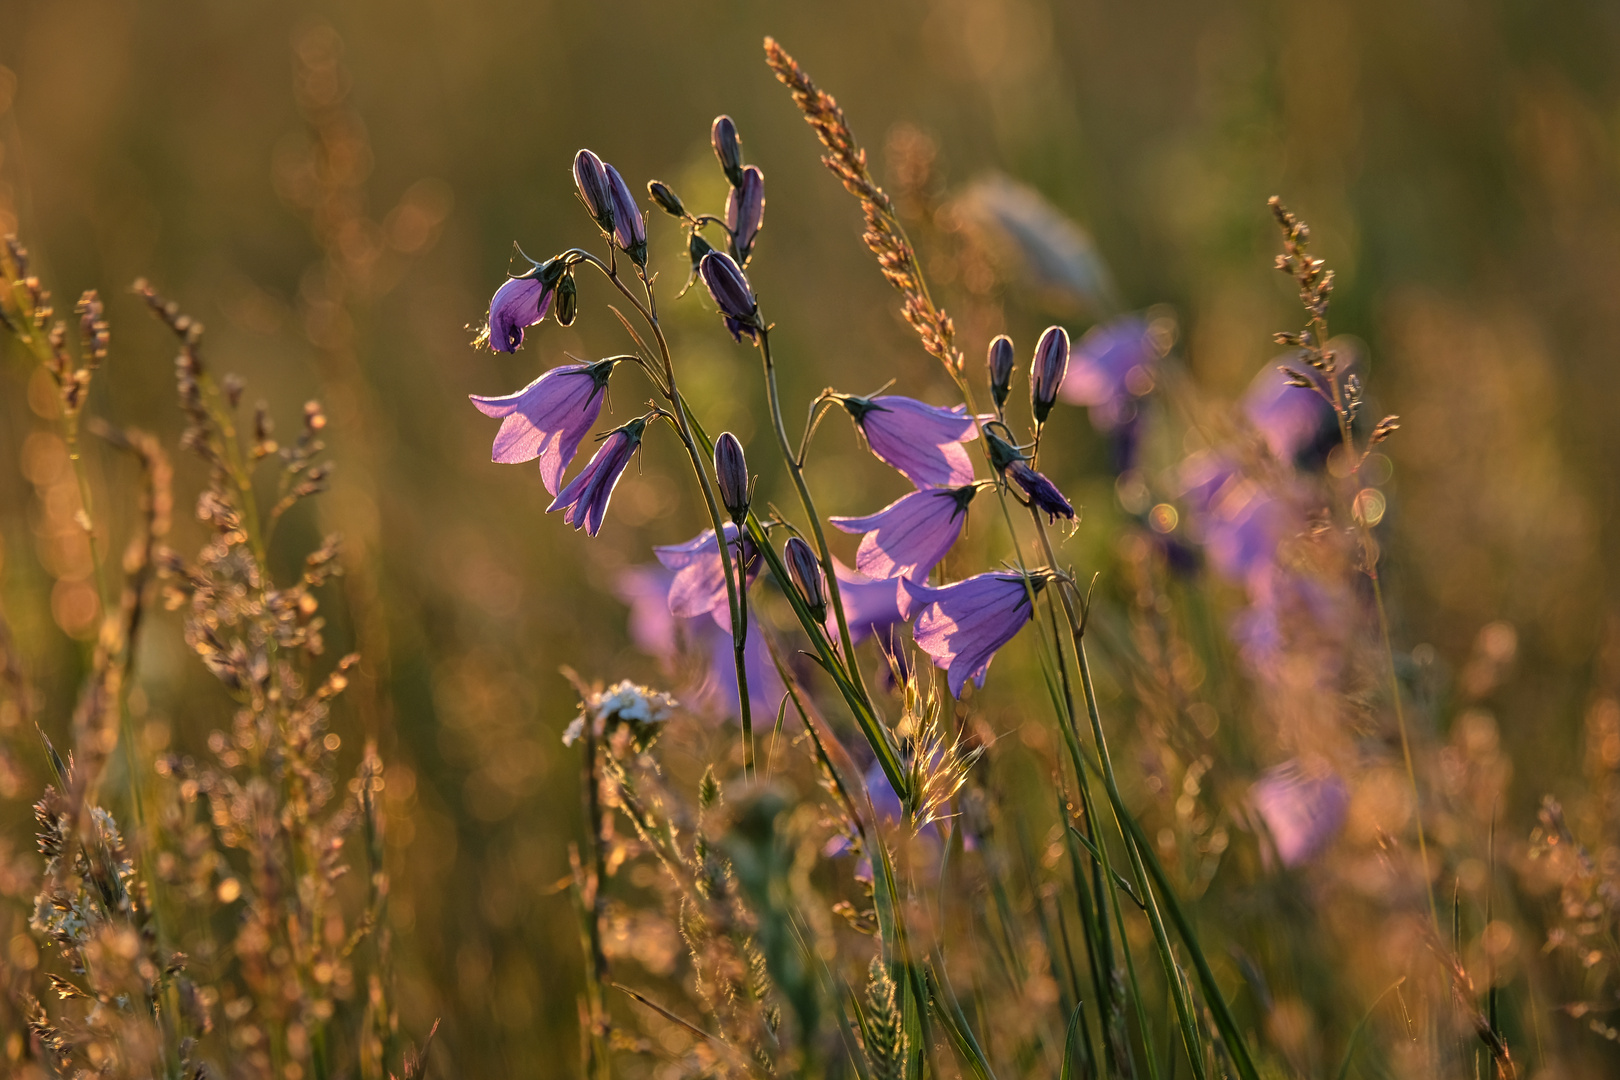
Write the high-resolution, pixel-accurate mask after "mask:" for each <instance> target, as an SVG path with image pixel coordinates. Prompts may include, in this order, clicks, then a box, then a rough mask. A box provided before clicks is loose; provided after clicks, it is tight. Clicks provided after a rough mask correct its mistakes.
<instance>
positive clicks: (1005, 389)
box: [984, 334, 1017, 412]
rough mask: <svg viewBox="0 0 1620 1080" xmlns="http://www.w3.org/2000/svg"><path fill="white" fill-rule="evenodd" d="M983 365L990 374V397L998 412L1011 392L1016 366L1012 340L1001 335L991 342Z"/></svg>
mask: <svg viewBox="0 0 1620 1080" xmlns="http://www.w3.org/2000/svg"><path fill="white" fill-rule="evenodd" d="M984 364H985V367H986V369H988V371H989V373H990V397H991V398H992V399H994V401H995V403H996V411H997V412H1000V411H1001V407H1002V406H1003V405H1005V404H1007V395H1008V394H1010V393H1011V392H1012V376H1013V368H1014V367H1015V366H1017V358H1016V357H1015V356H1014V355H1013V343H1012V338H1010V337H1008V336H1007V335H1006V334H1002V335H1000V336H999V337H997V338H996V339H995V340H994V341H992V342H991V343H990V350H989V353H988V355H986V356H985V361H984Z"/></svg>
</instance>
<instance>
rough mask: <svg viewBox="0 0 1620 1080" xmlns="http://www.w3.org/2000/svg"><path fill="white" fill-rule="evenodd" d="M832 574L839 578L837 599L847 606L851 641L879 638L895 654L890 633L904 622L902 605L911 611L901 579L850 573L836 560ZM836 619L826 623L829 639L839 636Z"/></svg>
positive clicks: (849, 570)
mask: <svg viewBox="0 0 1620 1080" xmlns="http://www.w3.org/2000/svg"><path fill="white" fill-rule="evenodd" d="M833 571H834V572H835V573H836V574H837V575H838V597H839V599H840V600H841V601H843V604H844V618H845V620H846V621H847V622H848V623H849V636H850V639H851V640H852V641H862V640H864V639H865V638H867V637H869V636H871V637H876V638H878V639H879V640H880V641H882V642H883V643H884V644H885V646H886V647H887V648H888V649H889V651H891V652H892V651H893V642H892V641H890V637H891V635H890V631H891V630H892V629H893V628H894V627H895V626H896V625H898V624H900V623H902V622H904V621H905V616H904V615H903V614H902V613H901V607H902V604H903V603H904V605H905V608H906V610H910V600H911V597H910V594H909V593H907V592H906V591H905V589H904V588H903V587H902V585H901V584H900V579H899V578H871V577H867V576H866V575H865V574H862V573H858V572H857V571H854V570H851V569H850V568H849V567H847V566H845V565H844V564H843V563H842V562H839V561H838V560H837V559H836V558H835V559H833ZM837 618H838V617H837V616H836V615H833V614H831V613H829V614H828V615H827V618H826V619H825V620H824V621H825V623H826V626H827V635H828V636H829V637H833V638H836V637H837V636H838V623H837Z"/></svg>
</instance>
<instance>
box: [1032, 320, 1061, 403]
mask: <svg viewBox="0 0 1620 1080" xmlns="http://www.w3.org/2000/svg"><path fill="white" fill-rule="evenodd" d="M1068 368H1069V332H1068V331H1067V330H1065V329H1063V327H1061V326H1049V327H1047V328H1046V333H1044V334H1042V335H1041V340H1040V341H1039V342H1038V343H1037V344H1036V346H1035V360H1034V361H1033V362H1032V363H1031V364H1030V368H1029V401H1030V406H1031V407H1032V408H1033V409H1034V410H1035V423H1037V424H1044V423H1046V417H1047V415H1048V414H1049V413H1050V412H1051V411H1052V403H1053V402H1055V401H1056V400H1057V395H1058V388H1059V387H1060V386H1062V385H1063V375H1064V372H1066V371H1067V370H1068Z"/></svg>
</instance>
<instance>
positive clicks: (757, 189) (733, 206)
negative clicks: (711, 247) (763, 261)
mask: <svg viewBox="0 0 1620 1080" xmlns="http://www.w3.org/2000/svg"><path fill="white" fill-rule="evenodd" d="M764 224H765V174H764V173H762V172H760V171H759V169H758V168H756V167H755V166H753V165H750V166H748V168H746V169H744V170H743V173H742V183H741V184H738V185H737V186H736V187H734V188H732V189H731V192H730V194H728V195H727V196H726V228H728V229H730V230H731V237H732V242H733V244H735V245H736V248H737V258H738V259H740V260H742V262H743V264H744V265H747V263H748V256H749V255H750V254H751V253H752V252H753V250H754V238H755V237H757V236H758V235H759V230H760V228H761V226H763V225H764Z"/></svg>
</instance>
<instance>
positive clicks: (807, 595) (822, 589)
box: [782, 536, 827, 622]
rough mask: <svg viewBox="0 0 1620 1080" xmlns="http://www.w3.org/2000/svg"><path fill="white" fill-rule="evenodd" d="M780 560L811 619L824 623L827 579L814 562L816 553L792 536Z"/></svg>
mask: <svg viewBox="0 0 1620 1080" xmlns="http://www.w3.org/2000/svg"><path fill="white" fill-rule="evenodd" d="M782 559H783V561H784V562H786V563H787V568H788V573H789V574H790V575H792V577H793V584H794V585H796V586H797V587H798V589H799V596H800V597H802V598H803V600H804V606H805V607H807V608H809V609H810V616H811V618H813V619H815V620H816V622H825V621H826V620H827V579H826V578H825V577H823V576H822V573H821V563H819V562H817V561H816V553H815V552H814V551H812V550H810V545H809V544H807V543H805V542H804V541H803V540H802V539H800V538H799V537H797V536H794V537H790V538H789V539H788V542H787V546H786V547H784V548H783V549H782Z"/></svg>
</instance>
